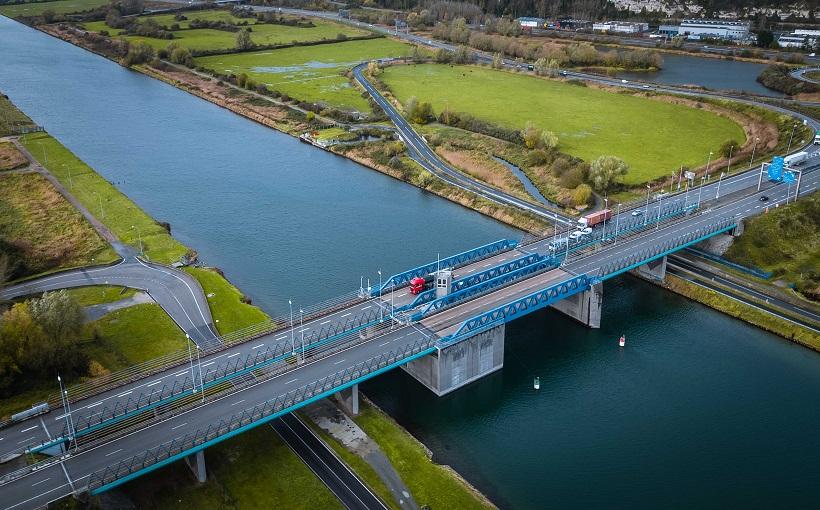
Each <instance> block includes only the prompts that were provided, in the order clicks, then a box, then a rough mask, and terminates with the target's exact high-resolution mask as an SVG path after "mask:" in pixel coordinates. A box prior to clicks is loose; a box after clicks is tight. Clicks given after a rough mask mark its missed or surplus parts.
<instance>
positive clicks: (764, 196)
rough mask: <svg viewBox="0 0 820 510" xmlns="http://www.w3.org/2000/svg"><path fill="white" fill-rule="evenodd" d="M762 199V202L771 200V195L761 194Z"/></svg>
mask: <svg viewBox="0 0 820 510" xmlns="http://www.w3.org/2000/svg"><path fill="white" fill-rule="evenodd" d="M760 201H761V202H768V201H769V197H767V196H766V195H761V196H760Z"/></svg>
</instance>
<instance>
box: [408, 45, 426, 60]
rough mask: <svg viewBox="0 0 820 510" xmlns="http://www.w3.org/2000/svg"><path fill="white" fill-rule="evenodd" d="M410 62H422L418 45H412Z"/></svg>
mask: <svg viewBox="0 0 820 510" xmlns="http://www.w3.org/2000/svg"><path fill="white" fill-rule="evenodd" d="M410 60H412V61H413V62H421V61H423V60H424V54H423V53H422V52H421V48H419V45H418V44H414V45H413V51H412V52H411V53H410Z"/></svg>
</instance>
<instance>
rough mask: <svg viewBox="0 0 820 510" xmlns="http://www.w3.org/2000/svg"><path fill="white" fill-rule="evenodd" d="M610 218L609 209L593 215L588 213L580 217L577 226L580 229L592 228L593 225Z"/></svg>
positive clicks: (610, 212)
mask: <svg viewBox="0 0 820 510" xmlns="http://www.w3.org/2000/svg"><path fill="white" fill-rule="evenodd" d="M610 218H612V211H611V210H609V209H602V210H600V211H596V212H594V213H589V214H587V215H586V216H582V217H581V218H580V219H578V225H579V226H580V227H581V228H586V227H594V226H595V225H597V224H599V223H603V222H605V221H606V220H608V219H610Z"/></svg>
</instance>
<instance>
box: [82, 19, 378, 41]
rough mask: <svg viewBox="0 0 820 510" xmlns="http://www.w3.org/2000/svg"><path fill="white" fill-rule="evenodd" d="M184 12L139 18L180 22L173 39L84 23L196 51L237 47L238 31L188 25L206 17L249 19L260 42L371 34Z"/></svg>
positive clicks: (102, 23) (318, 23) (331, 26)
mask: <svg viewBox="0 0 820 510" xmlns="http://www.w3.org/2000/svg"><path fill="white" fill-rule="evenodd" d="M184 14H185V16H186V17H187V18H188V20H183V21H174V15H173V14H162V15H156V16H144V17H141V18H139V19H140V21H141V22H144V21H145V20H147V19H153V20H154V21H156V22H157V23H158V24H159V25H161V26H165V27H169V28H170V26H171V25H173V24H175V23H178V24H179V26H180V30H172V31H171V32H172V33H173V34H174V38H173V39H171V40H168V39H158V38H154V37H141V36H135V35H127V34H125V33H124V32H122V30H121V29H117V28H111V27H109V26H108V25H106V23H105V21H93V22H87V23H83V26H84V27H85V29H86V30H88V31H91V32H97V33H99V32H103V31H105V32H108V33H109V34H110V35H111V36H112V37H116V36H118V35H120V34H121V33H122V34H123V37H125V39H127V40H128V41H129V42H135V41H145V42H146V43H148V44H149V45H151V46H152V47H153V48H154V49H157V50H159V49H163V48H165V47H166V46H168V44H169V43H170V42H176V43H178V44H179V45H180V46H183V47H185V48H188V49H190V50H192V51H193V50H195V51H203V50H207V51H213V50H233V49H234V48H235V47H236V33H234V32H228V31H225V30H217V29H212V28H194V29H191V28H188V27H189V25H190V22H191V21H192V20H195V19H199V20H203V21H224V22H226V23H231V24H239V23H244V22H247V23H248V26H249V28H250V29H251V40H252V41H253V42H254V44H257V45H259V46H267V45H275V44H291V43H294V42H314V41H322V40H336V39H337V38H338V37H339V36H340V35H341V36H344V37H360V36H363V35H368V32H366V31H364V30H359V29H357V28H353V27H350V26H347V25H342V24H339V23H333V22H331V21H319V20H311V21H312V22H313V24H314V25H315V26H313V27H298V26H288V25H280V24H272V23H256V19H255V18H237V17H235V16H233V15H231V13H230V11H226V10H206V11H189V12H186V13H184Z"/></svg>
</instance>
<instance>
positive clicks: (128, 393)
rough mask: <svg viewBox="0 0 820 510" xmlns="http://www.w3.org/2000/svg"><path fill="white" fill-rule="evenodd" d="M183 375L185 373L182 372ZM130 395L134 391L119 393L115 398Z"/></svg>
mask: <svg viewBox="0 0 820 510" xmlns="http://www.w3.org/2000/svg"><path fill="white" fill-rule="evenodd" d="M183 373H185V372H183ZM177 375H179V374H177ZM132 393H134V390H129V391H126V392H125V393H120V394H119V395H117V398H120V397H125V396H126V395H130V394H132Z"/></svg>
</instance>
